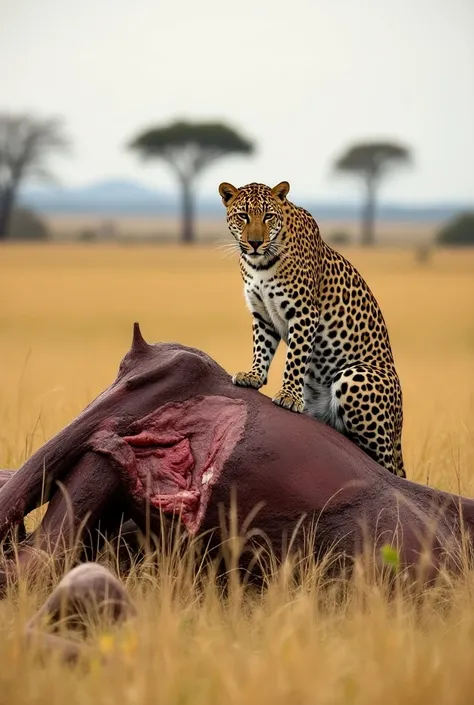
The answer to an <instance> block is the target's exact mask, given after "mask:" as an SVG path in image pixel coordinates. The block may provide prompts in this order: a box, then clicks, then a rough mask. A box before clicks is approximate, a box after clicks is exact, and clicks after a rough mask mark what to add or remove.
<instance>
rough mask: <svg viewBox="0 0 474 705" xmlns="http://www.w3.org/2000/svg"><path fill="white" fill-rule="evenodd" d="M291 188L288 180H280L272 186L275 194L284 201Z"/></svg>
mask: <svg viewBox="0 0 474 705" xmlns="http://www.w3.org/2000/svg"><path fill="white" fill-rule="evenodd" d="M289 190H290V184H289V183H288V181H280V183H279V184H277V185H276V186H274V187H273V188H272V193H273V195H274V196H275V197H276V198H278V200H279V201H281V202H282V203H283V201H284V200H285V198H286V197H287V195H288V192H289Z"/></svg>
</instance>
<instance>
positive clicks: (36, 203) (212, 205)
mask: <svg viewBox="0 0 474 705" xmlns="http://www.w3.org/2000/svg"><path fill="white" fill-rule="evenodd" d="M19 200H20V203H21V204H22V205H24V206H27V207H30V208H33V209H34V210H36V211H38V212H40V213H44V214H49V215H59V214H62V215H114V216H120V215H129V216H165V215H167V216H170V215H176V214H177V213H179V195H178V193H177V194H176V196H174V195H169V194H166V193H162V192H160V191H157V190H155V189H152V188H149V187H147V186H145V185H143V184H141V183H140V182H138V181H132V180H127V179H110V180H105V181H99V182H96V183H91V184H88V185H85V186H81V187H71V188H59V187H54V188H51V187H50V188H41V189H40V188H36V189H32V188H29V189H24V190H23V191H22V193H21V196H20V199H19ZM295 201H296V202H298V203H299V204H300V205H302V206H304V207H305V208H307V209H308V210H309V211H311V213H313V214H314V215H315V216H316V217H317V218H319V219H322V220H340V221H350V220H353V219H354V218H358V217H359V215H360V206H358V205H357V204H353V203H343V202H337V203H336V202H332V203H328V202H317V201H307V200H306V201H305V200H298V199H297V198H296V197H295ZM465 210H474V204H462V203H436V204H419V205H406V204H381V205H380V207H379V209H378V217H379V219H381V220H390V221H399V222H403V221H412V222H416V221H419V222H423V221H434V222H439V221H444V220H448V219H449V218H452V217H453V216H454V215H456V214H458V213H460V212H461V211H465ZM198 213H199V214H200V215H209V216H211V215H220V214H222V204H221V201H220V198H219V196H218V194H217V193H216V195H215V196H214V197H212V198H211V197H202V198H200V199H199V202H198Z"/></svg>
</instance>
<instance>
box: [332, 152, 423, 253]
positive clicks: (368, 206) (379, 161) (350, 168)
mask: <svg viewBox="0 0 474 705" xmlns="http://www.w3.org/2000/svg"><path fill="white" fill-rule="evenodd" d="M409 161H410V151H409V150H408V149H407V148H406V147H404V146H402V145H398V144H395V143H393V142H369V143H367V144H356V145H354V146H352V147H350V148H349V149H347V151H346V152H344V154H343V155H342V156H341V157H339V159H338V160H337V161H336V163H335V168H336V170H337V171H341V172H348V173H352V174H355V175H356V176H359V177H360V178H361V179H362V180H363V182H364V185H365V203H364V207H363V212H362V233H361V241H362V244H363V245H373V244H374V240H375V233H374V225H375V205H376V195H377V189H378V186H379V184H380V181H381V180H382V179H383V178H384V177H385V176H386V174H387V173H388V171H390V169H393V168H394V167H395V166H396V165H400V164H406V163H408V162H409Z"/></svg>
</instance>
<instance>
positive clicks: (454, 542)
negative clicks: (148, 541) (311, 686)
mask: <svg viewBox="0 0 474 705" xmlns="http://www.w3.org/2000/svg"><path fill="white" fill-rule="evenodd" d="M203 398H204V408H205V404H206V403H207V402H206V399H207V398H214V399H215V398H221V399H222V398H224V406H225V408H227V407H228V408H229V410H230V411H229V414H230V416H229V419H230V421H229V422H226V423H227V425H228V426H230V427H232V428H231V429H230V430H231V431H235V433H234V435H236V434H237V436H238V437H237V440H236V438H234V439H233V440H232V441H226V443H227V446H226V452H225V453H224V456H225V457H224V461H223V463H222V467H220V469H219V470H218V472H217V473H216V476H215V478H214V484H212V483H211V485H210V486H209V496H208V503H207V505H206V506H205V510H204V513H203V515H202V516H201V517H200V519H199V521H198V522H197V524H196V527H195V528H197V533H201V532H211V533H212V536H213V545H217V544H218V543H219V542H220V541H221V539H222V538H223V535H222V532H221V531H220V528H219V525H220V520H221V514H220V507H224V508H225V512H226V513H227V514H228V512H229V508H230V505H231V501H232V500H231V498H232V497H236V501H237V521H238V526H239V527H241V526H242V524H244V522H245V521H246V519H247V518H248V516H249V514H250V513H251V512H252V511H253V510H254V509H255V508H256V507H257V506H259V509H258V511H257V512H256V514H255V515H254V517H253V519H252V521H251V527H252V528H258V529H259V530H260V532H262V533H263V534H264V535H265V536H266V537H267V540H268V541H269V542H270V543H271V546H272V549H273V552H274V555H275V556H276V557H277V558H281V557H282V555H283V553H284V551H285V546H288V544H289V542H290V539H291V537H292V536H293V535H294V540H293V544H292V545H293V547H298V546H300V545H301V542H302V541H303V535H304V534H306V536H308V534H309V535H310V536H311V541H312V546H313V550H314V554H315V555H316V556H317V557H320V556H322V555H324V554H325V553H327V552H328V551H329V550H330V549H331V548H333V547H334V546H336V549H337V552H338V553H339V554H341V555H345V556H348V557H349V558H352V557H354V556H355V555H357V554H358V553H359V552H360V551H362V550H363V548H364V547H366V546H367V545H369V546H372V547H375V548H376V549H377V550H376V551H375V553H374V555H375V556H379V555H380V553H379V551H378V549H379V548H380V547H381V546H382V545H384V544H387V543H391V542H392V541H394V540H395V541H397V545H398V548H399V558H400V564H401V567H403V568H405V567H410V566H412V567H416V566H417V564H418V563H419V555H420V552H422V551H423V549H424V548H429V549H430V551H431V557H432V561H431V568H430V570H432V571H435V570H436V569H437V568H438V567H439V565H440V564H441V563H443V564H447V565H448V566H449V567H452V568H456V565H457V562H456V556H455V553H456V549H457V547H459V545H460V540H461V522H462V523H463V524H464V526H465V528H466V529H467V532H468V535H469V536H472V534H473V533H474V501H473V500H471V499H467V498H464V497H459V496H456V495H452V494H448V493H445V492H441V491H438V490H435V489H431V488H429V487H426V486H423V485H420V484H417V483H414V482H410V481H409V480H405V479H402V478H399V477H397V476H396V475H393V474H391V473H388V472H387V471H386V470H384V469H383V468H382V467H381V466H379V465H378V464H377V463H376V462H375V461H374V460H372V459H371V458H370V457H368V456H367V455H365V453H363V451H361V450H359V449H358V448H357V447H356V446H355V445H354V444H353V443H352V442H351V441H350V440H349V439H347V438H345V437H344V436H342V435H341V434H340V433H338V432H337V431H335V430H334V429H332V428H330V427H329V426H326V425H324V424H322V423H320V422H318V421H316V420H314V419H312V418H310V417H308V416H305V415H300V414H295V413H292V412H289V411H286V410H284V409H282V408H280V407H278V406H276V405H275V404H273V403H272V402H271V400H270V399H269V398H268V397H266V396H264V395H263V394H261V393H260V392H257V391H255V390H253V389H244V388H241V387H236V386H234V385H233V384H232V381H231V377H230V376H229V375H228V374H227V373H226V372H225V370H224V369H222V368H221V367H220V366H219V365H218V364H217V363H216V362H215V361H214V360H212V359H211V358H210V357H209V356H208V355H206V354H205V353H204V352H202V351H200V350H196V349H193V348H188V347H185V346H183V345H179V344H177V343H157V344H153V345H149V344H148V343H146V342H145V340H144V339H143V338H142V336H141V333H140V330H139V328H138V324H135V328H134V339H133V344H132V347H131V349H130V350H129V352H128V353H127V354H126V355H125V357H124V358H123V360H122V362H121V364H120V368H119V373H118V376H117V379H116V380H115V382H114V383H113V384H112V385H110V387H108V388H107V389H106V390H105V391H104V392H103V393H102V394H100V395H99V396H98V397H97V398H96V399H95V400H94V401H93V402H92V403H91V404H89V405H88V406H87V407H86V408H85V409H84V411H83V412H82V413H81V414H80V415H79V416H78V417H77V418H76V419H75V420H73V421H72V422H71V423H70V424H69V425H68V426H66V427H65V428H64V429H63V430H62V431H61V432H60V433H58V434H57V435H56V436H55V437H54V438H52V439H51V440H50V441H48V442H47V443H46V444H45V445H44V446H43V447H42V448H40V449H39V450H38V451H37V452H36V453H35V454H34V455H33V456H32V457H31V458H30V459H29V460H28V461H27V462H26V463H25V464H24V465H23V466H22V467H21V468H20V470H18V471H17V472H16V473H15V474H14V476H13V477H12V478H11V479H10V480H9V481H8V482H7V483H6V484H5V485H4V487H3V489H1V490H0V539H1V538H2V537H4V536H5V534H6V533H7V532H8V531H9V529H10V528H11V527H12V526H14V525H16V524H19V523H20V522H22V521H23V518H24V516H25V515H26V514H27V513H28V512H29V511H30V510H31V509H33V508H35V507H36V506H37V505H38V504H39V501H40V497H41V492H42V489H43V490H44V481H43V473H44V475H45V478H44V479H45V480H46V485H47V486H49V487H50V490H51V492H50V494H51V501H50V505H49V508H48V511H47V513H46V515H45V517H44V519H43V521H42V523H41V525H40V526H39V528H38V529H37V530H36V532H35V533H34V535H33V537H32V538H31V540H33V539H34V540H36V541H37V543H36V545H38V546H39V547H40V548H43V549H46V550H50V551H51V550H53V549H54V548H55V547H56V546H57V544H58V541H62V542H65V543H67V541H68V538H69V535H68V532H67V530H68V528H69V530H70V531H72V532H75V531H76V530H77V528H78V527H79V525H80V524H81V522H83V521H84V520H85V519H86V521H85V527H86V529H88V530H90V529H92V528H93V527H94V526H96V525H97V523H98V522H99V521H100V524H101V528H102V530H104V529H110V531H111V532H112V533H113V532H114V531H117V527H118V526H119V523H120V520H121V519H122V518H123V517H124V518H125V519H133V520H134V521H135V522H136V524H137V525H138V526H139V527H140V528H143V529H144V528H145V527H146V526H147V524H148V522H149V525H150V526H151V529H152V530H153V531H156V532H157V533H158V532H159V531H160V527H161V526H162V514H161V510H160V509H159V508H158V507H157V506H153V505H150V503H149V502H148V501H147V497H146V496H145V493H144V492H143V491H141V490H140V489H139V488H138V489H137V483H136V476H134V475H133V473H132V472H131V469H130V468H131V467H132V465H133V462H134V460H133V462H132V465H130V463H129V461H128V460H127V459H126V458H127V457H128V456H127V453H128V454H129V455H130V453H131V450H130V447H129V445H128V442H127V441H124V440H123V439H124V437H129V436H130V435H131V434H132V435H133V434H137V433H138V434H139V433H142V434H143V433H145V435H146V433H147V431H148V426H147V423H150V424H151V421H150V422H148V421H147V417H149V415H150V414H151V417H149V418H153V419H154V421H153V423H156V424H158V426H159V425H160V423H161V421H160V419H164V418H165V416H166V414H167V413H171V414H175V416H174V417H173V418H174V419H175V421H176V424H178V425H179V424H181V425H183V424H184V425H186V423H188V427H187V431H186V433H188V435H189V438H190V443H191V452H192V454H193V456H194V457H196V458H197V457H198V456H199V454H201V455H202V453H203V448H204V449H206V448H207V451H206V452H207V454H208V455H209V453H211V451H212V452H214V450H215V448H216V447H215V445H214V446H212V443H214V444H215V440H214V441H212V442H211V440H209V439H211V436H212V432H213V429H214V426H215V427H216V428H217V426H218V424H219V423H221V424H222V423H223V422H222V418H221V417H222V415H221V414H216V413H215V412H213V414H214V416H212V415H211V416H209V418H207V417H206V418H205V427H206V430H203V428H201V426H200V425H199V424H198V422H197V421H196V417H195V416H193V409H197V408H199V409H202V408H203V407H202V405H201V406H199V404H201V402H202V399H203ZM199 400H200V401H199ZM225 400H227V401H225ZM182 402H187V404H185V405H184V406H183V405H181V406H180V404H181V403H182ZM226 404H227V406H226ZM166 405H168V407H166ZM166 409H168V411H166ZM169 409H170V410H171V411H169ZM183 409H184V410H185V411H183ZM186 409H188V410H189V411H186ZM199 413H201V412H199ZM232 414H235V428H233V421H232V419H233V418H234V416H232ZM224 416H225V414H224ZM193 424H194V426H193ZM239 424H242V432H240V431H238V429H237V427H238V425H239ZM150 428H151V426H150ZM236 429H237V430H236ZM161 432H162V431H161V430H160V431H159V433H161ZM150 433H151V431H150ZM206 434H207V435H206ZM209 434H211V435H209ZM220 437H221V436H219V438H220ZM104 438H105V441H104V440H103V439H104ZM150 444H151V445H150V447H152V446H153V442H152V441H150ZM165 445H166V444H165ZM211 446H212V447H211ZM111 448H112V450H111ZM213 449H214V450H213ZM145 450H146V449H145ZM125 451H126V452H125ZM146 452H147V453H148V450H146ZM131 457H132V459H133V458H134V456H133V454H132V456H131ZM137 457H138V456H137ZM154 462H155V461H154ZM199 462H200V461H199ZM198 466H199V463H198V462H197V464H196V470H195V472H194V475H193V488H194V486H196V487H201V485H200V484H199V483H200V480H199V467H198ZM163 467H164V466H163ZM202 467H204V466H202ZM201 471H202V469H201ZM134 472H135V471H134ZM57 480H60V482H61V483H62V485H63V488H65V489H66V491H67V493H68V495H69V502H70V504H71V506H72V510H73V516H72V517H70V515H69V514H68V509H67V508H68V503H67V502H66V500H65V498H64V495H63V493H62V492H61V491H59V490H58V489H57V486H56V484H55V482H56V481H57ZM171 484H172V483H171ZM169 491H170V492H173V491H174V490H173V489H171V490H169ZM167 496H168V498H169V496H171V495H169V494H168V495H167ZM203 506H204V505H203ZM163 512H164V513H165V514H170V510H169V509H168V510H166V509H165V510H163ZM68 516H69V518H70V521H69V523H67V525H66V524H65V522H64V520H65V518H66V517H68ZM87 517H88V518H87ZM227 523H228V522H227ZM295 532H296V533H295ZM211 543H212V542H211ZM446 552H447V553H446ZM22 560H24V561H25V562H27V561H28V555H27V554H25V557H24V558H22V553H21V551H20V563H21V561H22ZM243 560H244V561H245V560H246V559H245V558H243ZM9 570H10V569H9ZM0 582H1V574H0Z"/></svg>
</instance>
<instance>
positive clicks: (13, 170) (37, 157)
mask: <svg viewBox="0 0 474 705" xmlns="http://www.w3.org/2000/svg"><path fill="white" fill-rule="evenodd" d="M66 145H67V140H66V138H65V136H64V134H63V132H62V127H61V123H60V122H59V121H58V120H56V119H49V120H38V119H36V118H33V117H30V116H28V115H9V114H5V113H4V114H0V240H5V239H7V237H8V232H9V224H10V219H11V215H12V210H13V206H14V204H15V199H16V197H17V194H18V189H19V187H20V184H21V183H22V181H23V180H24V179H25V178H26V177H33V178H37V179H38V178H39V179H43V178H51V174H50V172H49V171H48V170H47V168H46V162H47V158H48V157H49V155H50V154H51V153H53V152H55V151H58V150H62V149H64V148H65V147H66Z"/></svg>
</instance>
